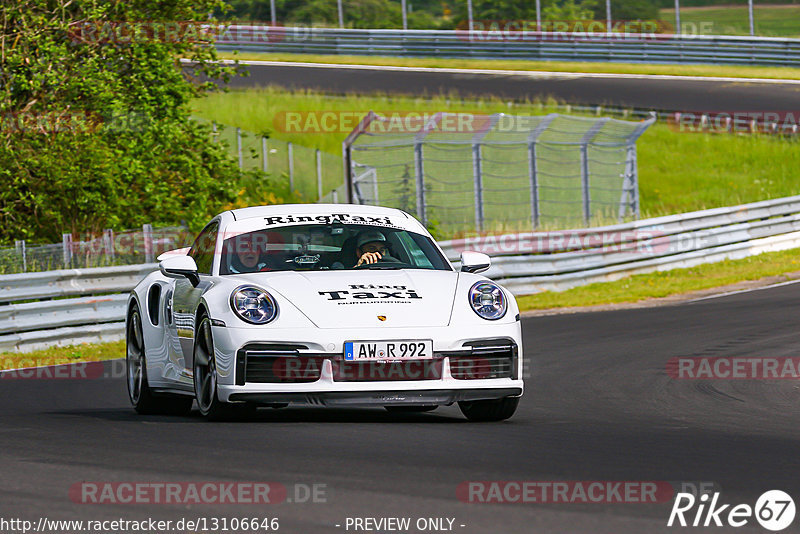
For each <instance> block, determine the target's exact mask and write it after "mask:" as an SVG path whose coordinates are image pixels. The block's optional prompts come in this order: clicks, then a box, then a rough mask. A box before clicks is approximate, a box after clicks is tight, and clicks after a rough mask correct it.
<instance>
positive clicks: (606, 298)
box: [517, 249, 800, 311]
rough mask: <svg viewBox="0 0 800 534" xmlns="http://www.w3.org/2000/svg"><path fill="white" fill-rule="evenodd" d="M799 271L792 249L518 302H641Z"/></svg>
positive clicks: (799, 258) (546, 305)
mask: <svg viewBox="0 0 800 534" xmlns="http://www.w3.org/2000/svg"><path fill="white" fill-rule="evenodd" d="M798 270H800V250H798V249H789V250H782V251H778V252H765V253H763V254H759V255H757V256H751V257H749V258H744V259H741V260H725V261H721V262H718V263H708V264H705V265H699V266H697V267H690V268H687V269H673V270H671V271H662V272H655V273H648V274H636V275H633V276H630V277H628V278H624V279H622V280H617V281H615V282H602V283H596V284H589V285H586V286H581V287H576V288H573V289H570V290H567V291H563V292H560V293H556V292H552V291H546V292H543V293H537V294H535V295H525V296H522V297H517V302H518V303H519V307H520V309H521V310H523V311H524V310H541V309H550V308H569V307H576V306H595V305H601V304H620V303H629V302H641V301H645V300H649V299H654V298H661V297H669V296H673V295H680V294H682V293H689V292H691V291H699V290H703V289H711V288H716V287H722V286H726V285H729V284H734V283H737V282H742V281H747V280H759V279H762V278H766V277H770V276H779V275H785V274H786V273H791V272H794V271H798Z"/></svg>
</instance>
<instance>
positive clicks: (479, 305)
mask: <svg viewBox="0 0 800 534" xmlns="http://www.w3.org/2000/svg"><path fill="white" fill-rule="evenodd" d="M469 303H470V305H471V306H472V309H473V310H474V311H475V313H477V314H478V315H480V316H481V317H483V318H484V319H488V320H489V321H494V320H496V319H501V318H502V317H503V316H504V315H505V314H506V310H508V301H507V300H506V296H505V294H504V293H503V290H502V289H500V286H498V285H497V284H495V283H494V282H478V283H476V284H474V285H473V286H472V287H471V288H470V289H469Z"/></svg>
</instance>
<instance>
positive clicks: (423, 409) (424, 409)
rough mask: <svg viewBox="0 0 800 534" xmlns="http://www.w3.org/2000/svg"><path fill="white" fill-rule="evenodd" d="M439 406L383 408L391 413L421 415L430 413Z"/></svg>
mask: <svg viewBox="0 0 800 534" xmlns="http://www.w3.org/2000/svg"><path fill="white" fill-rule="evenodd" d="M438 407H439V405H437V404H434V405H422V406H384V408H386V411H387V412H391V413H423V412H432V411H433V410H435V409H436V408H438Z"/></svg>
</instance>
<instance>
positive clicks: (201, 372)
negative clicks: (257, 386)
mask: <svg viewBox="0 0 800 534" xmlns="http://www.w3.org/2000/svg"><path fill="white" fill-rule="evenodd" d="M193 360H194V369H193V375H194V376H193V380H194V395H195V400H196V401H197V407H198V408H200V414H201V415H203V416H204V417H205V418H206V419H208V420H209V421H229V420H232V419H238V418H242V417H247V416H251V415H253V414H255V412H256V409H257V406H256V405H254V404H247V403H242V404H233V403H229V402H222V401H221V400H219V396H218V395H217V367H216V360H215V358H214V338H213V335H212V334H211V320H210V319H209V318H208V316H207V315H201V316H200V320H199V321H198V324H197V331H196V332H195V343H194V358H193Z"/></svg>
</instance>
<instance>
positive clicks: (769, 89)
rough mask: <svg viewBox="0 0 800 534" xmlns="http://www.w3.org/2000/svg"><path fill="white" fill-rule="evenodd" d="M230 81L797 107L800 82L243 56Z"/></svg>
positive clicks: (658, 104) (691, 107) (708, 106)
mask: <svg viewBox="0 0 800 534" xmlns="http://www.w3.org/2000/svg"><path fill="white" fill-rule="evenodd" d="M247 69H248V70H249V72H250V75H249V76H247V77H244V78H241V77H239V78H235V79H233V80H232V81H231V83H230V86H231V87H258V86H266V85H277V86H282V87H285V88H289V89H317V90H321V91H325V92H328V93H335V94H347V93H376V92H377V93H395V94H408V95H413V96H423V95H436V94H442V93H444V94H458V95H461V96H462V97H467V96H473V97H474V96H494V97H497V98H507V99H509V100H515V101H524V100H533V99H537V98H538V99H545V98H548V97H553V98H555V99H557V100H560V101H564V102H570V103H572V104H586V105H611V106H624V107H633V108H643V109H657V110H666V111H695V112H696V111H700V112H706V111H708V112H713V111H718V112H733V111H740V112H741V111H743V112H748V111H749V112H755V111H792V112H795V113H797V112H798V104H799V103H800V83H758V82H739V81H722V80H703V79H698V78H676V77H625V76H614V75H601V76H593V75H581V74H552V75H547V74H534V73H532V74H493V73H492V74H486V73H470V72H468V71H467V72H447V71H444V72H442V71H430V70H428V71H414V70H402V69H400V70H376V69H372V68H344V67H341V66H338V65H331V66H329V67H313V66H297V65H274V64H273V65H266V64H257V62H253V64H248V65H247Z"/></svg>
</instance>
